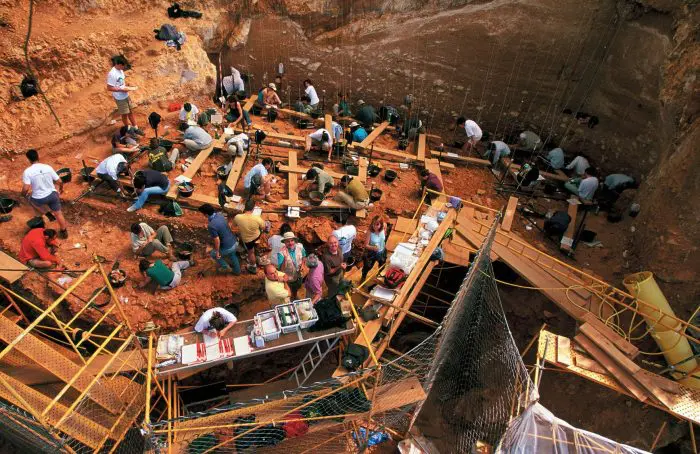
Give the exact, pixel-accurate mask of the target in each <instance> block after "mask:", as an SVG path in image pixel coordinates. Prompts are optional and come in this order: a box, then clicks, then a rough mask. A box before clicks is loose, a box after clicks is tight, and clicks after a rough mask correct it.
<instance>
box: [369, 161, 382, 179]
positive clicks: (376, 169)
mask: <svg viewBox="0 0 700 454" xmlns="http://www.w3.org/2000/svg"><path fill="white" fill-rule="evenodd" d="M381 171H382V168H381V167H379V166H377V165H374V164H372V165H370V166H369V167H367V175H369V176H370V177H372V178H374V177H376V176H377V175H379V173H380V172H381Z"/></svg>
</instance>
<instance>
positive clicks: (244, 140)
mask: <svg viewBox="0 0 700 454" xmlns="http://www.w3.org/2000/svg"><path fill="white" fill-rule="evenodd" d="M249 146H250V137H248V134H246V133H240V134H236V135H235V136H233V137H231V138H230V139H228V141H227V142H226V149H227V150H228V152H229V153H231V156H243V152H244V151H246V150H248V147H249Z"/></svg>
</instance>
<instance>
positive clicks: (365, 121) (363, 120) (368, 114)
mask: <svg viewBox="0 0 700 454" xmlns="http://www.w3.org/2000/svg"><path fill="white" fill-rule="evenodd" d="M357 105H358V109H357V113H356V114H355V118H356V119H357V121H359V122H360V124H362V125H363V126H364V127H366V128H371V127H372V126H374V122H375V121H377V120H378V119H379V116H377V112H376V111H375V110H374V107H372V106H371V105H369V104H367V103H365V102H364V101H363V100H361V99H360V100H359V101H357Z"/></svg>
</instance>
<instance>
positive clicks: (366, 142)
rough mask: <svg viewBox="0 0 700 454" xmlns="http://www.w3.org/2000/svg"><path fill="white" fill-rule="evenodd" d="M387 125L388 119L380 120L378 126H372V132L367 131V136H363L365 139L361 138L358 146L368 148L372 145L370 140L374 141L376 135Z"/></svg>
mask: <svg viewBox="0 0 700 454" xmlns="http://www.w3.org/2000/svg"><path fill="white" fill-rule="evenodd" d="M387 126H389V122H388V121H384V122H382V123H381V124H380V125H379V126H377V127H376V128H374V129H373V130H372V132H370V133H369V135H368V136H367V137H365V140H363V141H362V142H361V143H360V144H359V145H358V146H359V147H360V148H362V149H365V150H367V149H369V147H370V146H371V145H372V142H374V141H375V140H376V139H377V137H379V136H380V135H381V133H383V132H384V130H385V129H386V128H387Z"/></svg>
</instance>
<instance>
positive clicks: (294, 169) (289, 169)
mask: <svg viewBox="0 0 700 454" xmlns="http://www.w3.org/2000/svg"><path fill="white" fill-rule="evenodd" d="M289 153H290V156H291V154H292V153H294V156H296V154H297V152H296V151H290V152H289ZM295 161H296V159H295ZM310 168H311V167H301V166H299V165H296V166H292V165H291V160H290V165H286V166H282V165H281V166H279V170H280V172H285V173H295V174H297V175H306V172H308V171H309V169H310ZM323 170H325V171H326V173H327V174H328V175H330V176H332V177H333V178H343V176H345V174H344V173H339V172H335V171H333V170H330V169H323Z"/></svg>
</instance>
